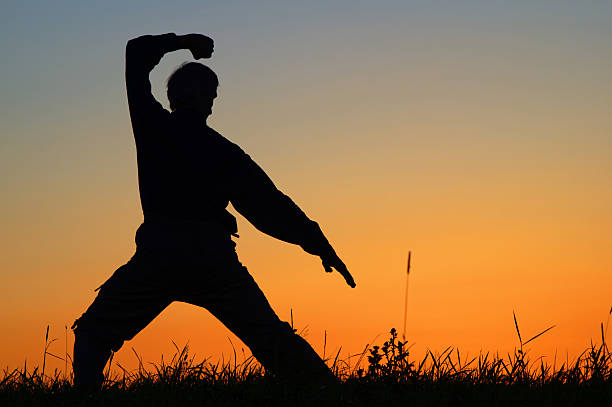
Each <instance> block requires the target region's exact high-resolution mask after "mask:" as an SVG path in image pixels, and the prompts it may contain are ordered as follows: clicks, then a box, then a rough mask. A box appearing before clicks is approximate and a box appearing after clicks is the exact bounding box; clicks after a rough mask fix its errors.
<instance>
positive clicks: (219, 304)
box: [73, 223, 334, 387]
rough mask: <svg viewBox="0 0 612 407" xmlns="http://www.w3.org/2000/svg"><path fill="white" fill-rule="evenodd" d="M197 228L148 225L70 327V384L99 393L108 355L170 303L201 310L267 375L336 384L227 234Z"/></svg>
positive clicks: (141, 229) (141, 228) (143, 226)
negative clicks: (238, 342)
mask: <svg viewBox="0 0 612 407" xmlns="http://www.w3.org/2000/svg"><path fill="white" fill-rule="evenodd" d="M195 229H196V232H195V233H191V232H193V228H189V227H187V228H186V229H184V228H183V227H181V228H180V229H178V230H177V229H176V228H175V227H174V226H172V227H170V228H167V227H165V226H160V225H153V226H151V225H148V224H146V223H145V224H143V225H142V226H141V227H140V228H139V230H138V232H137V235H136V243H137V250H136V253H135V254H134V256H133V257H132V258H131V259H130V261H129V262H128V263H127V264H125V265H123V266H121V267H119V269H117V270H116V271H115V273H114V274H113V275H112V276H111V277H110V278H109V279H108V280H107V281H106V282H105V283H104V284H103V285H102V286H101V287H100V289H99V292H98V295H97V297H96V298H95V300H94V301H93V303H92V304H91V305H90V307H89V308H88V309H87V311H86V312H85V313H84V314H83V315H82V316H81V317H80V318H79V319H77V321H76V322H75V324H74V326H73V329H74V333H75V345H74V363H73V367H74V375H75V377H74V381H75V385H77V386H94V387H99V386H100V385H101V384H102V381H103V373H102V371H103V368H104V366H105V364H106V362H107V360H108V358H109V357H110V354H111V351H115V352H116V351H118V350H119V348H121V346H122V345H123V342H124V341H126V340H129V339H132V338H133V337H134V336H135V335H136V334H137V333H138V332H140V331H141V330H142V329H144V328H145V327H146V326H147V325H148V324H149V323H150V322H151V321H152V320H153V319H154V318H155V317H156V316H157V315H159V314H160V313H161V312H162V311H163V310H164V309H165V308H166V307H167V306H168V305H170V304H171V303H172V302H173V301H182V302H186V303H189V304H193V305H197V306H200V307H202V308H206V309H207V310H208V311H209V312H211V313H212V314H213V315H214V316H215V317H216V318H217V319H219V320H220V321H221V322H222V323H223V324H224V325H225V326H226V327H227V328H228V329H229V330H231V331H232V332H233V333H234V334H235V335H236V336H238V337H239V338H240V339H241V340H242V341H243V342H244V343H245V344H246V345H247V346H248V347H249V348H250V350H251V352H252V353H253V355H254V356H255V357H256V358H257V360H258V361H259V362H260V363H261V364H262V365H263V366H264V367H265V369H266V370H267V371H271V372H272V373H274V374H277V375H279V376H284V377H289V378H298V379H300V380H304V379H306V380H308V379H315V380H324V381H327V380H334V378H333V374H332V373H331V371H330V370H329V368H328V367H327V366H326V365H325V363H324V362H323V361H322V360H321V358H320V357H319V356H318V355H317V354H316V352H315V351H314V350H313V349H312V348H311V347H310V345H309V344H308V343H307V342H306V341H305V340H304V339H302V338H301V337H300V336H298V335H296V334H295V333H294V331H293V329H292V328H291V326H290V325H289V324H288V323H286V322H283V321H281V320H280V319H279V318H278V316H277V315H276V314H275V312H274V311H273V310H272V308H271V307H270V304H269V303H268V301H267V299H266V297H265V296H264V294H263V292H262V291H261V290H260V289H259V287H258V286H257V283H256V282H255V280H253V277H251V275H250V274H249V272H248V271H247V269H246V267H244V266H243V265H242V264H241V263H240V262H239V261H238V256H237V254H236V251H235V246H236V245H235V243H234V242H233V241H232V240H231V239H230V238H229V235H227V234H225V235H223V234H222V233H218V234H216V235H215V234H214V233H213V234H212V235H211V233H209V232H210V231H206V232H205V233H199V232H198V228H195ZM186 230H189V231H190V232H189V233H186ZM177 236H180V237H177ZM185 237H187V239H185ZM176 243H182V245H176ZM173 245H174V246H176V247H172V246H173Z"/></svg>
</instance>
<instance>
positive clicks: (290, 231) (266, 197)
mask: <svg viewBox="0 0 612 407" xmlns="http://www.w3.org/2000/svg"><path fill="white" fill-rule="evenodd" d="M237 154H238V155H239V158H238V159H236V160H234V161H233V162H234V163H236V165H235V166H234V167H233V173H232V181H233V182H232V184H233V185H232V188H231V190H232V196H231V198H230V201H231V202H232V205H233V206H234V208H235V209H236V210H237V211H238V212H239V213H240V214H242V215H243V216H244V217H245V218H246V219H247V220H248V221H249V222H251V223H252V224H253V226H255V227H256V228H257V229H259V230H260V231H262V232H264V233H266V234H268V235H270V236H272V237H275V238H277V239H279V240H283V241H285V242H289V243H293V244H296V245H299V246H301V247H302V249H304V251H306V252H307V253H310V254H314V255H316V256H319V257H320V258H321V261H322V263H323V268H324V269H325V271H327V272H332V267H333V268H335V269H336V270H337V271H338V272H339V273H340V274H341V275H342V277H344V279H345V281H346V283H347V284H348V285H349V286H351V287H355V281H354V280H353V277H352V276H351V274H350V273H349V271H348V270H347V268H346V266H345V265H344V263H343V262H342V260H340V258H339V257H338V255H337V254H336V251H335V250H334V248H333V247H332V246H331V244H330V243H329V241H328V240H327V238H326V237H325V235H324V234H323V232H322V231H321V228H320V227H319V225H318V224H317V223H316V222H314V221H312V220H310V219H309V218H308V217H307V216H306V214H305V213H304V212H303V211H302V210H301V209H300V208H299V207H298V206H297V205H296V204H295V203H294V202H293V201H292V200H291V198H289V197H288V196H287V195H285V194H283V193H282V192H281V191H279V190H278V189H277V188H276V186H275V185H274V183H273V182H272V180H270V178H269V177H268V176H267V175H266V173H265V172H264V171H263V170H262V169H261V168H260V167H259V166H258V165H257V164H256V163H255V162H254V161H253V160H252V159H251V157H249V156H248V155H247V154H245V153H244V152H243V151H242V150H239V152H238V153H237Z"/></svg>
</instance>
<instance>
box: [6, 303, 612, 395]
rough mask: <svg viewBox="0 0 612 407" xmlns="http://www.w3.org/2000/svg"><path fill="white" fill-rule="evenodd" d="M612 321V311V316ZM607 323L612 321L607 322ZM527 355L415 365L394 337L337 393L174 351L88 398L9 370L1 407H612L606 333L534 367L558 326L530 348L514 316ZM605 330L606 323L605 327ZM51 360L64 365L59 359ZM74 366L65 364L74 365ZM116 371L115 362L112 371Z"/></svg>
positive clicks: (61, 377)
mask: <svg viewBox="0 0 612 407" xmlns="http://www.w3.org/2000/svg"><path fill="white" fill-rule="evenodd" d="M610 314H611V315H612V309H611V310H610ZM608 322H609V318H608ZM515 327H516V332H517V336H518V339H519V347H518V348H516V349H515V350H514V353H511V354H507V355H499V354H495V355H492V354H490V353H481V354H480V355H478V356H477V357H474V358H471V359H468V360H466V359H465V358H464V357H462V356H461V353H460V352H459V350H458V349H454V348H450V347H449V348H447V349H445V350H443V351H442V352H439V353H438V352H433V351H428V352H427V354H426V355H425V356H424V357H423V358H422V359H420V360H412V359H411V357H410V352H409V347H408V346H407V342H404V341H401V340H399V339H398V336H397V331H396V330H395V329H391V331H390V333H389V338H388V339H387V340H386V341H385V342H384V343H383V344H382V345H380V346H378V345H375V346H366V347H365V349H364V351H363V353H361V354H358V355H353V356H351V357H350V358H349V359H348V360H342V359H340V358H339V354H340V352H339V351H338V353H337V354H336V355H335V357H333V358H331V359H329V360H327V362H328V364H329V365H330V366H331V368H332V370H333V371H334V373H335V374H336V375H337V376H338V377H339V378H340V380H341V384H339V385H338V386H332V387H326V388H322V387H320V386H317V385H312V384H307V383H302V384H295V383H286V382H282V381H279V380H277V379H275V378H274V377H271V376H269V375H266V374H265V372H264V370H263V369H262V367H261V366H260V365H259V364H258V363H257V362H256V360H255V359H253V358H252V357H249V358H246V359H245V360H244V361H243V362H238V361H237V358H236V357H234V359H233V360H230V361H220V362H216V363H212V362H210V361H207V360H203V361H200V362H198V361H196V360H195V359H194V358H193V357H191V356H190V355H189V350H188V347H187V346H185V347H183V348H179V347H176V345H175V347H176V353H175V354H174V356H173V357H172V358H171V360H170V361H164V360H163V358H162V360H161V362H160V363H158V364H152V367H151V368H149V369H146V368H145V367H144V364H143V363H142V360H141V359H140V357H139V356H138V354H136V356H137V357H138V360H139V362H140V363H139V367H138V369H136V370H134V371H128V370H126V369H123V368H122V367H121V366H119V367H120V369H121V370H122V371H121V372H120V373H115V374H111V373H110V369H109V370H107V380H106V382H105V384H104V388H103V390H102V391H99V392H96V393H90V394H87V393H82V392H79V391H77V390H75V389H73V388H72V387H71V377H70V376H66V375H65V373H62V372H60V371H57V370H56V371H55V372H53V373H52V374H48V373H46V372H45V371H44V369H45V360H46V356H47V355H51V354H50V353H49V352H48V348H49V344H50V343H51V342H49V340H48V331H47V337H46V346H45V354H44V358H43V367H42V369H40V370H39V369H38V368H37V367H36V368H33V369H31V370H28V367H27V366H24V367H23V369H15V370H12V371H11V370H8V369H5V370H4V373H3V375H2V377H1V378H0V406H28V405H61V406H72V405H87V406H108V405H113V406H114V405H120V406H122V405H126V406H127V405H129V406H132V405H151V406H179V405H180V406H192V405H201V406H292V407H294V406H317V407H319V406H327V405H330V406H331V405H334V406H336V405H349V406H378V405H381V406H396V405H398V406H399V405H411V406H457V405H469V406H515V405H521V406H523V405H527V406H531V405H533V406H535V405H537V406H542V405H555V406H574V405H575V406H582V405H588V406H591V405H592V406H611V405H612V354H611V352H610V349H609V347H608V346H607V344H606V337H605V334H606V329H604V324H603V323H602V324H601V343H597V344H596V343H591V346H590V347H589V348H588V349H586V350H585V351H584V352H583V353H582V354H581V355H579V356H578V357H577V358H576V360H575V361H573V362H569V361H566V362H564V363H561V364H560V365H558V366H557V365H556V362H555V364H553V365H552V366H550V365H548V364H546V363H545V362H544V361H543V359H542V358H536V359H531V358H530V357H529V356H528V352H526V351H525V350H524V346H525V345H527V344H528V343H530V342H531V341H533V340H535V339H537V338H538V337H539V336H541V335H542V334H544V333H546V332H547V331H548V330H550V329H552V328H553V327H550V328H548V329H546V330H544V331H542V332H540V333H539V334H538V335H536V336H534V337H533V338H531V339H529V340H527V341H523V339H522V337H521V334H520V330H519V326H518V323H517V321H516V317H515ZM606 328H607V323H606ZM51 356H52V357H58V356H56V355H51ZM66 362H67V361H66ZM109 366H110V363H109Z"/></svg>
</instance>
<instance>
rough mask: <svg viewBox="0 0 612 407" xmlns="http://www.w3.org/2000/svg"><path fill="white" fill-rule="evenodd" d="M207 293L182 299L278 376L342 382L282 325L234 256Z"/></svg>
mask: <svg viewBox="0 0 612 407" xmlns="http://www.w3.org/2000/svg"><path fill="white" fill-rule="evenodd" d="M209 275H210V276H211V277H212V278H210V279H209V280H208V281H207V282H203V285H205V286H206V287H204V288H203V289H195V290H189V293H188V294H187V295H186V296H183V297H182V298H181V297H178V299H179V300H180V301H185V302H188V303H191V304H194V305H199V306H202V307H204V308H206V309H208V310H209V311H210V312H211V313H212V314H213V315H214V316H215V317H217V318H218V319H219V320H220V321H221V322H222V323H223V324H224V325H225V326H226V327H227V328H229V329H230V330H231V331H232V332H233V333H235V334H236V336H238V337H239V338H240V339H241V340H242V341H243V342H244V343H245V344H246V345H247V346H248V347H249V348H250V349H251V351H252V352H253V355H254V356H255V357H256V358H257V360H259V362H261V364H262V365H263V366H264V367H265V368H266V370H269V371H271V372H273V373H274V374H276V375H278V376H281V377H284V378H289V379H293V380H315V381H322V382H336V381H337V378H336V377H335V376H334V375H333V374H332V372H331V371H330V370H329V368H328V367H327V365H326V364H325V362H323V360H322V359H321V358H320V357H319V355H317V353H316V352H315V351H314V350H313V349H312V347H311V346H310V345H309V344H308V342H306V341H305V340H304V339H303V338H301V337H300V336H299V335H296V334H295V332H294V331H293V329H291V326H290V325H289V324H288V323H286V322H283V321H281V320H280V319H279V318H278V316H277V315H276V313H275V312H274V311H273V310H272V308H271V307H270V304H269V303H268V300H267V299H266V297H265V296H264V294H263V292H262V291H261V290H260V289H259V287H258V286H257V283H256V282H255V280H253V278H252V277H251V275H250V274H249V273H248V271H247V269H246V268H245V267H244V266H242V265H241V264H240V262H238V259H237V257H236V256H235V254H234V256H233V260H232V261H231V262H226V263H225V265H224V266H223V267H220V269H219V270H218V271H217V270H211V273H210V274H209Z"/></svg>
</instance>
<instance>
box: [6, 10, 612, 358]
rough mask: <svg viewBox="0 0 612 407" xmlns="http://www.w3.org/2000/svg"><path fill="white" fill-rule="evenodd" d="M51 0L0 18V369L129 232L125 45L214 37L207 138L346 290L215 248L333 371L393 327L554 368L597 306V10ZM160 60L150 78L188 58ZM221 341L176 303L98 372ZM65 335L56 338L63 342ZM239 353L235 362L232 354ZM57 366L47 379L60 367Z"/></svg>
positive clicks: (303, 270)
mask: <svg viewBox="0 0 612 407" xmlns="http://www.w3.org/2000/svg"><path fill="white" fill-rule="evenodd" d="M91 3H93V2H82V1H54V2H47V1H45V2H43V1H37V2H3V3H2V5H0V50H1V52H2V63H1V64H0V77H1V78H2V80H1V81H0V86H1V88H0V137H1V139H0V140H1V141H0V147H1V148H0V190H1V191H2V199H1V200H0V222H1V227H0V248H1V249H0V309H1V310H2V311H1V312H0V326H1V327H2V331H3V334H2V335H0V365H1V366H9V367H17V366H22V365H23V361H24V360H25V359H27V360H28V363H31V364H39V363H40V362H41V359H42V350H43V343H44V333H45V329H46V326H47V325H48V324H49V325H50V326H51V337H53V338H58V341H57V342H56V343H54V344H53V345H52V347H51V351H52V352H55V353H56V354H62V353H63V352H64V346H65V326H66V325H67V326H70V325H71V324H72V322H73V321H74V319H75V318H76V317H78V316H79V315H80V314H81V313H82V312H83V311H84V310H85V308H86V307H87V306H88V305H89V303H90V302H91V301H92V300H93V298H94V295H95V294H94V292H93V289H94V288H95V287H97V286H98V285H100V284H101V283H102V282H103V281H104V280H105V279H106V278H108V276H110V274H111V273H112V272H113V271H114V270H115V269H116V268H117V267H118V266H120V265H121V264H123V263H125V262H126V261H127V260H128V259H129V257H130V256H131V254H132V253H133V250H134V242H133V235H134V232H135V230H136V228H137V227H138V225H139V223H140V222H141V220H142V214H141V209H140V203H139V200H138V190H137V173H136V161H135V153H136V151H135V146H134V142H133V139H132V135H131V128H130V122H129V116H128V111H127V103H126V97H125V88H124V82H123V80H124V78H123V72H124V61H123V57H124V47H125V43H126V41H127V40H128V39H130V38H132V37H135V36H138V35H142V34H159V33H166V32H176V33H178V34H183V33H189V32H201V33H204V34H207V35H210V36H211V37H213V38H214V39H215V53H214V57H213V59H212V60H210V63H209V64H210V66H211V67H212V68H213V69H214V70H215V71H216V72H217V73H218V74H219V77H220V88H219V98H218V99H217V100H216V102H215V106H214V114H213V116H212V118H211V119H210V120H209V124H210V125H211V126H212V127H214V128H215V129H217V130H218V131H220V132H221V133H222V134H223V135H224V136H225V137H227V138H228V139H230V140H232V141H234V142H236V143H238V144H239V145H241V146H242V147H243V148H244V149H245V150H246V151H247V152H248V153H250V154H251V156H252V157H253V158H254V159H255V160H256V161H257V162H258V163H259V164H260V165H261V166H262V167H263V168H265V169H266V171H267V172H268V174H269V175H270V176H271V177H272V179H273V180H274V181H275V182H276V184H277V186H278V187H279V188H280V189H281V190H283V191H284V192H286V193H287V194H288V195H290V196H291V197H293V198H294V200H295V201H296V202H297V203H298V204H299V205H300V206H301V207H302V208H303V209H304V210H305V211H306V213H307V214H309V216H311V218H313V219H315V220H317V221H318V222H319V223H320V224H321V225H322V226H323V229H324V230H325V231H326V234H327V235H328V237H329V238H330V240H331V242H332V243H333V244H334V246H335V247H336V248H337V251H338V252H339V254H340V255H341V257H342V258H343V259H344V260H345V262H346V263H347V265H348V266H349V269H350V270H351V271H352V273H353V274H354V276H355V279H356V281H357V284H358V286H357V288H356V289H354V290H351V289H350V288H348V287H347V286H346V285H344V282H343V281H342V279H341V278H340V277H339V276H338V275H331V276H330V275H327V274H325V273H324V272H323V270H322V269H321V267H320V263H319V261H318V260H317V258H314V257H312V256H309V255H308V254H305V253H303V252H302V251H301V250H300V249H299V248H298V247H295V246H291V245H289V244H286V243H282V242H278V241H275V240H273V239H272V238H270V237H267V236H265V235H263V234H261V233H260V232H258V231H256V230H255V229H254V228H253V227H252V226H250V225H249V224H247V223H246V222H245V221H244V220H243V219H242V218H240V219H239V228H240V235H241V237H240V239H238V253H239V256H240V258H241V261H242V262H243V263H244V264H245V265H246V266H247V267H248V268H249V270H250V271H251V273H252V274H253V276H254V277H255V279H256V280H257V281H258V283H259V284H260V286H261V287H262V289H263V290H264V292H265V293H266V294H267V296H268V298H269V300H270V302H271V304H272V306H273V307H274V308H275V310H276V311H277V313H278V314H279V316H280V317H281V318H282V319H285V320H288V319H289V318H290V312H291V310H293V315H294V322H295V326H296V327H297V328H298V329H299V330H302V329H304V330H305V334H306V337H307V339H308V340H309V341H310V342H311V343H312V344H313V346H314V347H315V349H316V350H317V351H319V352H321V351H322V346H323V337H324V332H325V331H326V332H327V343H328V345H327V353H328V355H329V353H331V352H335V351H337V349H338V348H339V347H340V346H342V353H341V355H342V356H344V357H345V356H346V354H347V353H355V352H359V351H361V350H362V349H363V347H364V346H365V345H366V344H368V343H371V342H372V341H373V340H374V339H375V338H377V339H376V341H377V342H379V343H380V342H382V341H383V340H384V339H385V337H386V332H387V331H388V330H389V329H390V328H391V327H396V328H401V325H402V321H403V309H404V308H403V304H404V286H405V278H406V275H405V263H406V256H407V251H408V250H412V252H413V269H412V270H413V271H412V273H411V277H410V278H411V280H410V297H409V308H408V309H409V312H408V340H409V341H410V343H415V345H414V347H413V348H412V349H413V351H414V352H415V353H416V355H422V354H423V352H424V351H425V350H426V349H428V348H431V349H438V350H442V349H444V348H445V347H446V346H456V347H458V348H459V349H460V350H462V351H464V352H469V353H470V354H474V353H477V352H478V351H480V350H484V351H500V352H505V351H507V350H511V349H512V348H513V347H514V346H516V345H517V343H518V342H517V339H516V334H515V332H514V323H513V320H512V311H513V310H514V311H516V313H517V315H518V319H519V324H520V327H521V330H522V332H521V333H522V334H523V338H526V337H529V336H532V335H535V334H536V333H538V332H539V331H541V330H543V329H545V328H547V327H548V326H550V325H553V324H554V325H556V328H555V329H553V330H552V331H550V332H549V333H547V334H546V335H544V336H543V337H541V338H539V339H537V340H536V341H535V342H533V344H530V349H531V352H532V353H533V354H534V355H546V356H547V357H548V359H547V360H548V361H552V357H553V355H554V354H555V352H557V353H558V354H559V355H564V357H565V355H568V357H569V358H570V359H571V358H572V357H575V356H576V355H577V354H578V353H580V352H581V351H582V350H583V349H584V348H585V347H586V346H587V345H588V344H589V341H590V340H591V339H594V340H597V339H598V338H599V337H600V333H599V329H600V328H599V324H600V322H602V321H603V322H605V320H606V317H607V315H608V311H609V309H610V306H611V305H612V295H611V293H612V211H611V210H610V209H611V208H612V81H611V77H610V72H612V48H611V47H610V45H609V41H610V38H612V3H609V2H597V1H583V2H572V1H556V0H555V1H535V2H534V1H515V2H509V1H479V2H468V1H465V2H455V1H435V2H431V1H429V2H411V1H377V2H373V1H333V2H329V1H320V2H315V1H309V2H286V1H276V2H272V1H261V2H248V1H218V2H212V1H210V2H202V1H185V2H168V1H131V2H123V1H121V2H120V1H103V2H102V1H99V2H95V4H93V5H92V4H91ZM188 59H189V55H188V53H187V52H185V51H180V52H176V53H173V54H170V55H168V56H167V57H166V58H165V59H163V60H162V62H161V64H160V65H159V66H158V68H157V69H156V70H155V71H154V72H153V74H152V75H151V80H152V83H153V87H154V93H155V95H156V96H157V97H158V99H159V100H160V101H162V103H163V104H164V105H166V106H167V100H166V97H165V94H164V83H165V82H164V81H165V78H166V77H167V76H168V74H169V73H170V72H171V71H172V69H173V68H174V67H175V66H176V65H178V64H179V63H181V62H183V61H184V60H188ZM228 338H231V340H232V341H233V343H234V344H238V343H239V342H238V341H237V339H236V338H235V337H233V336H231V335H230V334H229V332H228V331H227V330H226V329H225V328H224V327H223V326H222V325H221V324H220V323H219V322H217V321H216V320H215V319H214V318H213V317H212V316H210V315H209V314H208V312H207V311H205V310H200V309H197V308H195V307H192V306H189V305H185V304H178V303H175V304H173V305H172V306H171V307H169V309H167V310H166V311H165V312H164V313H163V314H162V315H161V316H160V317H159V318H158V319H157V320H155V321H154V322H153V323H152V324H151V325H150V326H149V327H147V328H146V329H145V330H144V331H143V332H142V333H141V334H139V335H138V336H137V337H136V338H135V339H134V340H132V341H131V342H128V343H127V344H126V346H124V348H123V349H122V351H120V352H119V354H118V355H117V356H116V360H119V361H120V362H121V363H122V364H124V365H126V366H135V358H134V356H133V354H132V352H131V349H130V348H131V347H134V348H136V350H138V351H139V353H141V354H142V355H143V358H144V360H146V361H159V356H160V354H161V353H162V352H163V353H164V354H166V355H170V354H171V353H172V350H173V346H172V343H171V341H172V340H174V341H175V342H176V343H177V344H179V345H183V344H185V343H187V342H189V344H190V346H191V348H192V350H193V352H195V353H196V354H197V355H199V356H201V357H204V356H209V357H211V358H212V359H213V360H214V359H218V358H220V357H222V356H224V357H228V356H229V355H230V351H231V344H230V342H229V339H228ZM71 343H72V335H71V334H70V335H69V337H68V344H69V346H71ZM240 346H241V345H238V347H240ZM57 366H59V367H62V366H63V363H58V364H57Z"/></svg>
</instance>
